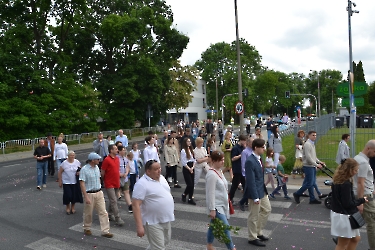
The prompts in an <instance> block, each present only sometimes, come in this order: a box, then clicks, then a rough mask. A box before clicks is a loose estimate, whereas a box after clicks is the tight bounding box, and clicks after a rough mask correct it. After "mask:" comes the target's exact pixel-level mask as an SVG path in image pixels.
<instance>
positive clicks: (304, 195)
mask: <svg viewBox="0 0 375 250" xmlns="http://www.w3.org/2000/svg"><path fill="white" fill-rule="evenodd" d="M301 196H302V197H310V195H308V194H305V193H303V194H302V195H301Z"/></svg>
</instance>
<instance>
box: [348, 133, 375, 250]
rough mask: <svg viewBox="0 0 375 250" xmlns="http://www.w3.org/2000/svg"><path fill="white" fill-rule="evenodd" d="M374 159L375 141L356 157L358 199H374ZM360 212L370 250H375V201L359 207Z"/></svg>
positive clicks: (355, 191) (354, 177) (355, 179)
mask: <svg viewBox="0 0 375 250" xmlns="http://www.w3.org/2000/svg"><path fill="white" fill-rule="evenodd" d="M372 157H375V140H370V141H368V142H367V143H366V145H365V147H364V149H363V150H362V152H360V153H359V154H358V155H356V156H355V157H354V160H356V161H357V162H358V164H359V168H358V173H357V174H356V175H354V176H353V192H354V194H355V195H357V198H362V197H364V196H366V197H367V198H374V174H373V170H372V168H371V166H370V163H369V158H372ZM358 210H359V211H360V212H361V213H362V215H363V218H364V219H365V221H366V229H367V241H368V244H369V246H370V249H371V250H375V237H374V235H375V201H374V200H373V199H372V200H371V199H369V201H368V202H366V203H365V204H362V205H359V206H358Z"/></svg>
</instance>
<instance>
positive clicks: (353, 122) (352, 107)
mask: <svg viewBox="0 0 375 250" xmlns="http://www.w3.org/2000/svg"><path fill="white" fill-rule="evenodd" d="M352 6H354V7H356V6H357V5H356V4H355V3H353V2H352V1H350V0H348V7H347V8H346V10H347V11H348V31H349V32H348V33H349V67H350V73H349V101H350V142H351V149H350V152H351V155H352V157H354V156H355V155H356V150H355V127H356V113H357V108H356V107H355V103H354V76H353V52H352V27H351V17H352V15H353V13H359V11H358V10H353V9H352Z"/></svg>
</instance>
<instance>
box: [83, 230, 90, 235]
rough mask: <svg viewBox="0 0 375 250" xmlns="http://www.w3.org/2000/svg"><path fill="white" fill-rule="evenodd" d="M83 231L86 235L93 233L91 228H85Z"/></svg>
mask: <svg viewBox="0 0 375 250" xmlns="http://www.w3.org/2000/svg"><path fill="white" fill-rule="evenodd" d="M83 233H84V234H85V235H87V236H90V235H92V233H91V230H90V229H84V230H83Z"/></svg>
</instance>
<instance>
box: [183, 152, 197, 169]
mask: <svg viewBox="0 0 375 250" xmlns="http://www.w3.org/2000/svg"><path fill="white" fill-rule="evenodd" d="M188 162H195V159H194V157H193V153H192V152H191V153H190V158H187V155H186V152H185V149H182V150H181V165H182V166H183V167H185V166H187V163H188Z"/></svg>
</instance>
